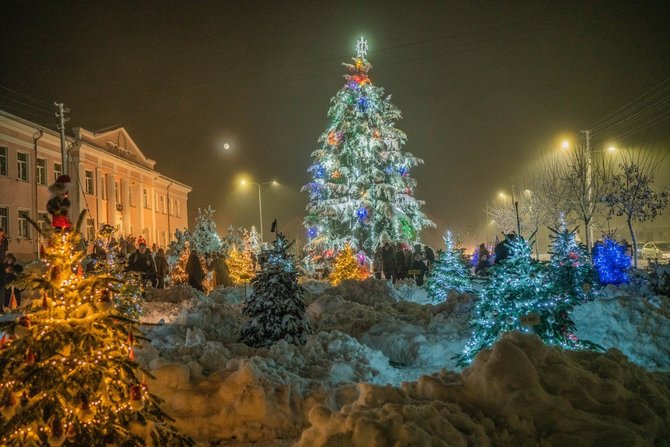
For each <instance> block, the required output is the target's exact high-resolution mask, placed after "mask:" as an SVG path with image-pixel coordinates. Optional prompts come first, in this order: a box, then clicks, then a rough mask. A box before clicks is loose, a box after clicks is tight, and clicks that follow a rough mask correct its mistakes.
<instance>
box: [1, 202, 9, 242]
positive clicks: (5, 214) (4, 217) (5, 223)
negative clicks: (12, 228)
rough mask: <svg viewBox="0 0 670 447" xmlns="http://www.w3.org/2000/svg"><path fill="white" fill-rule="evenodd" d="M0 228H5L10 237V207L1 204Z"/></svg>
mask: <svg viewBox="0 0 670 447" xmlns="http://www.w3.org/2000/svg"><path fill="white" fill-rule="evenodd" d="M0 229H3V230H5V233H6V235H7V239H9V208H7V207H6V206H0Z"/></svg>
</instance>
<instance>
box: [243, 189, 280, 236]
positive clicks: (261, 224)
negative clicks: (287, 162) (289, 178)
mask: <svg viewBox="0 0 670 447" xmlns="http://www.w3.org/2000/svg"><path fill="white" fill-rule="evenodd" d="M247 183H249V184H251V185H256V186H257V187H258V215H259V217H260V229H261V243H262V242H263V199H262V197H261V186H264V185H273V186H276V185H278V184H279V183H278V182H277V181H276V180H272V181H271V182H264V183H256V182H250V181H248V180H247V179H242V180H240V185H242V186H245V185H246V184H247Z"/></svg>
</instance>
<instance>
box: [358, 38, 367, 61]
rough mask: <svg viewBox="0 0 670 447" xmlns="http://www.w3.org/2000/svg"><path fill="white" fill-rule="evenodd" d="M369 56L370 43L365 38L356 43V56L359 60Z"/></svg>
mask: <svg viewBox="0 0 670 447" xmlns="http://www.w3.org/2000/svg"><path fill="white" fill-rule="evenodd" d="M367 55H368V41H367V40H365V39H364V38H363V37H361V38H360V39H358V41H356V56H357V57H358V58H359V59H365V56H367Z"/></svg>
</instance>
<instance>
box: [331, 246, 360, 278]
mask: <svg viewBox="0 0 670 447" xmlns="http://www.w3.org/2000/svg"><path fill="white" fill-rule="evenodd" d="M328 279H329V281H330V283H331V284H332V285H334V286H336V285H338V284H340V283H341V282H342V281H345V280H347V279H356V280H359V279H361V267H360V265H359V263H358V261H357V260H356V254H355V253H354V249H353V248H351V245H349V243H346V244H345V245H344V248H343V249H342V250H340V251H339V253H337V255H336V256H335V262H333V271H332V272H330V276H329V277H328Z"/></svg>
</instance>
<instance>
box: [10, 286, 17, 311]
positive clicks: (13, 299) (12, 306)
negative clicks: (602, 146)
mask: <svg viewBox="0 0 670 447" xmlns="http://www.w3.org/2000/svg"><path fill="white" fill-rule="evenodd" d="M17 307H19V303H18V301H16V294H14V287H12V296H11V298H10V299H9V308H10V309H12V310H14V309H16V308H17Z"/></svg>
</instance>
